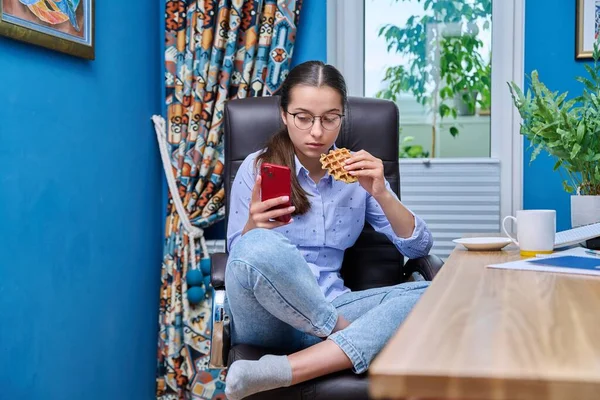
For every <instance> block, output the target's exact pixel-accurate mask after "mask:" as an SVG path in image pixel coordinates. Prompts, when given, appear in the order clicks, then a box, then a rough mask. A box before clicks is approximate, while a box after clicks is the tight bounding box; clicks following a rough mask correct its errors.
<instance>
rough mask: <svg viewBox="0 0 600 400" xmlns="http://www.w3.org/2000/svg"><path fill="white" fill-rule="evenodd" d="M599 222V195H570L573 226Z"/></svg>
mask: <svg viewBox="0 0 600 400" xmlns="http://www.w3.org/2000/svg"><path fill="white" fill-rule="evenodd" d="M596 222H600V196H576V195H574V196H571V225H572V226H573V228H575V227H578V226H581V225H589V224H594V223H596Z"/></svg>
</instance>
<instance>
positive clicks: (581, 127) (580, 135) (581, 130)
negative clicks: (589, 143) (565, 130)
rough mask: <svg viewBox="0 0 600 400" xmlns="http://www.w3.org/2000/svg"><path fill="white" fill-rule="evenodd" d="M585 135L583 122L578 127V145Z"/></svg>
mask: <svg viewBox="0 0 600 400" xmlns="http://www.w3.org/2000/svg"><path fill="white" fill-rule="evenodd" d="M584 135H585V121H584V120H581V121H580V122H579V125H578V126H577V143H581V142H582V141H583V136H584Z"/></svg>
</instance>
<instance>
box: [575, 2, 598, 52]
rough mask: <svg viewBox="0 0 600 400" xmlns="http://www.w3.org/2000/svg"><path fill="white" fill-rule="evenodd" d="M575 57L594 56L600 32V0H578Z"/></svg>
mask: <svg viewBox="0 0 600 400" xmlns="http://www.w3.org/2000/svg"><path fill="white" fill-rule="evenodd" d="M576 19H577V21H576V24H575V25H576V28H575V36H576V40H575V42H576V45H575V48H576V50H575V58H576V59H577V60H584V59H590V58H592V52H593V50H594V42H595V41H596V39H597V38H598V35H599V34H600V0H577V8H576Z"/></svg>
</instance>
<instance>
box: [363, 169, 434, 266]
mask: <svg viewBox="0 0 600 400" xmlns="http://www.w3.org/2000/svg"><path fill="white" fill-rule="evenodd" d="M385 186H386V188H387V190H388V191H389V192H390V193H391V194H392V196H394V198H396V199H398V196H396V194H395V193H394V191H393V190H391V188H390V184H389V182H388V181H387V180H386V181H385ZM366 204H367V209H366V220H367V222H369V223H370V224H371V226H373V228H374V229H375V230H376V231H377V232H380V233H383V234H385V235H386V236H387V237H388V239H390V241H392V243H394V245H395V246H396V248H397V249H398V251H400V253H402V254H403V255H405V256H406V257H408V258H419V257H424V256H426V255H427V254H429V250H431V246H432V245H433V237H432V236H431V232H430V231H429V229H428V228H427V224H425V221H423V220H422V219H421V218H420V217H418V216H417V215H415V214H414V213H413V212H412V211H410V210H409V211H410V212H411V213H412V214H413V215H414V217H415V229H414V230H413V234H412V235H411V237H409V238H401V237H399V236H397V235H396V234H395V233H394V229H393V228H392V225H390V221H389V220H388V219H387V217H386V216H385V214H384V212H383V210H382V209H381V206H380V205H379V203H377V200H375V198H373V196H371V195H370V194H368V193H367V202H366Z"/></svg>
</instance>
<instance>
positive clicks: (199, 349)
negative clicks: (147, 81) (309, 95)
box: [153, 0, 302, 400]
mask: <svg viewBox="0 0 600 400" xmlns="http://www.w3.org/2000/svg"><path fill="white" fill-rule="evenodd" d="M301 6H302V1H301V0H279V1H277V0H227V1H226V0H221V1H214V0H213V1H209V0H206V1H202V0H185V1H183V0H181V1H175V0H167V1H166V52H165V63H166V87H167V92H166V94H167V96H166V105H167V110H168V111H167V114H168V116H167V121H166V122H165V120H164V119H163V118H162V117H159V116H154V117H153V119H154V122H155V127H156V131H157V137H158V141H159V146H160V148H161V155H162V158H163V165H164V166H165V173H166V175H167V180H168V182H169V187H170V196H169V202H168V207H167V219H166V224H165V243H164V258H163V263H162V270H161V282H162V286H161V291H160V310H159V312H160V314H159V318H160V321H159V322H160V332H159V340H158V366H157V398H158V399H161V400H166V399H225V395H224V393H223V391H224V387H225V385H224V380H225V371H222V370H213V369H209V368H208V361H209V354H210V335H211V326H210V322H211V321H210V319H211V305H212V297H211V296H212V293H211V290H210V288H209V277H208V275H209V268H210V266H209V264H207V263H206V261H207V257H208V254H207V250H206V245H205V244H204V239H203V231H202V228H206V227H208V226H210V225H212V224H214V223H215V222H217V221H220V220H222V219H223V218H224V215H225V209H224V206H223V204H224V201H223V198H224V189H223V182H222V181H223V177H222V174H223V157H224V154H223V140H222V133H223V129H222V128H223V109H224V104H225V101H226V100H228V99H233V98H244V97H248V96H269V95H272V94H274V93H275V92H276V91H277V90H278V89H279V87H280V86H281V83H282V82H283V80H284V79H285V77H286V76H287V73H288V70H289V64H290V59H291V56H292V50H293V44H294V40H295V36H296V26H297V23H298V16H299V14H300V9H301ZM178 210H179V212H178ZM195 239H199V240H198V241H196V240H195ZM190 270H198V271H200V273H201V275H199V276H200V279H199V282H200V284H198V283H195V284H194V286H195V287H193V288H191V289H194V290H195V292H194V296H192V291H188V290H191V289H190V288H188V282H187V281H186V274H187V273H188V271H190ZM190 286H192V285H190ZM198 294H199V296H198ZM192 297H196V301H197V302H195V303H193V304H192V303H190V301H192ZM198 298H199V299H200V300H198Z"/></svg>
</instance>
